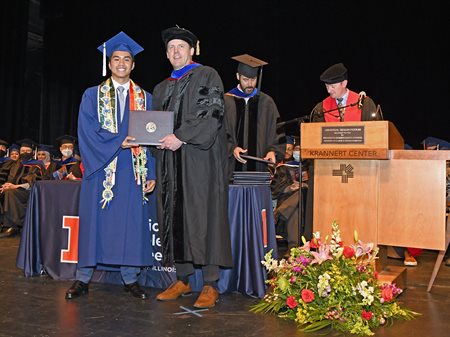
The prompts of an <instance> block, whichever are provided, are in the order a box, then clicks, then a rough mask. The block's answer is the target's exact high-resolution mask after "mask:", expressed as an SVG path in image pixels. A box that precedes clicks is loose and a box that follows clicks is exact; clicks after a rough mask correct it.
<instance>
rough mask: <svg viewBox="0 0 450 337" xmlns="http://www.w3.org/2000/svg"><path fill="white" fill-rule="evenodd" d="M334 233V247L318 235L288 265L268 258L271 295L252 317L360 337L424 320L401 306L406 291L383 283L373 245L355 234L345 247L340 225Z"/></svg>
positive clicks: (295, 250)
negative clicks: (397, 321)
mask: <svg viewBox="0 0 450 337" xmlns="http://www.w3.org/2000/svg"><path fill="white" fill-rule="evenodd" d="M332 230H333V231H332V236H331V240H330V242H329V243H328V242H327V240H328V237H327V238H325V240H324V241H322V240H321V238H320V233H319V232H316V233H314V236H313V239H312V240H311V241H310V242H306V240H305V239H304V238H302V241H303V246H302V247H295V248H291V250H290V256H289V258H288V259H287V260H286V259H282V260H280V261H278V260H276V259H273V258H272V251H270V252H269V253H267V254H266V256H265V261H262V263H263V265H264V266H265V268H266V269H267V271H268V275H269V277H268V279H267V281H266V283H267V284H268V285H269V290H268V292H267V293H266V295H265V296H264V298H263V299H261V301H260V302H258V303H257V304H255V305H253V306H252V307H251V308H250V311H252V312H261V313H272V314H276V315H278V316H279V317H283V318H287V319H292V320H294V321H295V322H296V323H298V324H299V326H300V329H301V330H302V331H305V332H312V331H318V330H320V329H323V328H326V327H331V328H332V329H335V330H337V331H340V332H344V333H351V334H356V335H361V336H370V335H373V334H374V332H373V330H374V329H376V328H377V327H379V326H380V325H384V324H386V323H387V322H392V321H393V320H394V319H397V318H398V319H406V320H410V319H413V318H415V316H416V315H419V314H418V313H416V312H414V311H411V310H409V309H404V308H401V307H400V305H399V304H398V303H397V301H396V297H397V296H398V295H399V294H400V293H401V292H402V289H400V288H398V287H397V286H396V285H395V284H394V283H392V284H387V283H385V284H379V283H378V280H377V276H378V275H377V272H376V271H375V259H376V258H377V254H378V248H374V244H373V243H368V244H366V243H363V242H361V241H360V240H358V237H357V233H356V232H355V243H354V244H353V245H349V246H344V244H343V242H342V240H341V237H340V230H339V226H338V225H337V223H336V221H334V222H333V224H332Z"/></svg>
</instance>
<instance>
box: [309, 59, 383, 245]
mask: <svg viewBox="0 0 450 337" xmlns="http://www.w3.org/2000/svg"><path fill="white" fill-rule="evenodd" d="M320 80H321V81H322V82H323V83H324V84H325V89H326V91H327V93H328V96H327V97H326V98H325V99H323V100H322V101H321V102H319V103H317V104H316V105H315V106H314V108H313V110H312V112H311V117H310V121H311V122H326V123H328V122H353V121H373V120H381V119H382V115H381V114H380V112H379V110H380V109H379V108H378V109H377V106H376V105H375V102H374V101H373V100H372V99H371V98H370V97H368V96H367V95H366V93H365V92H364V91H361V92H360V93H359V94H358V93H357V92H355V91H352V90H350V89H349V88H348V87H347V85H348V70H347V68H346V67H345V65H344V64H343V63H336V64H333V65H332V66H330V67H328V68H327V69H325V70H324V71H323V72H322V74H321V75H320ZM307 166H308V176H309V179H308V191H307V197H306V206H305V208H306V211H305V224H304V228H305V232H304V233H303V235H304V237H305V238H306V239H307V240H311V239H312V229H313V200H314V195H313V193H314V161H313V160H310V161H307Z"/></svg>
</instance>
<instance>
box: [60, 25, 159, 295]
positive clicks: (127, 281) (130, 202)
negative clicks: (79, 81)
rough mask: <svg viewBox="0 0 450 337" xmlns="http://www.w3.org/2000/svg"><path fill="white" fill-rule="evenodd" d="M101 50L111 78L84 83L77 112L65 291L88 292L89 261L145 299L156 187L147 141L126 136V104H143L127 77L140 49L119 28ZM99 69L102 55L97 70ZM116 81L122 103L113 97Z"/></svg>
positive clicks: (147, 104)
mask: <svg viewBox="0 0 450 337" xmlns="http://www.w3.org/2000/svg"><path fill="white" fill-rule="evenodd" d="M98 49H99V51H100V52H102V53H103V57H104V61H106V57H108V66H109V69H110V71H111V74H112V75H111V77H109V78H107V79H106V80H105V81H104V82H103V83H101V84H100V85H98V86H94V87H91V88H88V89H87V90H86V91H85V92H84V94H83V97H82V101H81V104H80V110H79V117H78V142H79V147H80V153H81V157H82V158H83V166H84V176H83V179H82V185H81V192H80V206H79V216H80V225H79V245H78V268H77V273H76V281H75V282H74V283H73V284H72V286H71V287H70V288H69V289H68V290H67V292H66V299H73V298H76V297H78V296H80V295H84V294H86V293H87V292H88V284H89V281H90V280H91V277H92V274H93V272H94V269H95V268H98V267H103V266H105V267H113V266H115V267H117V268H118V269H120V273H121V276H122V281H123V283H124V290H125V291H127V292H130V293H131V294H132V295H133V296H134V297H137V298H139V299H143V300H144V299H147V298H148V295H147V294H146V292H145V291H144V290H143V289H141V287H140V286H139V283H138V276H139V273H140V270H141V267H144V266H149V265H150V264H151V263H152V256H151V255H152V249H151V240H150V231H149V226H148V209H147V206H148V204H147V196H146V194H147V193H150V192H151V191H153V188H154V186H155V175H154V160H153V157H152V156H151V154H150V152H149V151H148V150H147V148H145V147H142V146H137V144H133V143H132V140H133V139H132V138H131V137H129V136H128V115H129V113H130V110H150V109H151V106H152V97H151V94H150V93H148V92H146V91H145V90H144V89H142V88H141V87H140V86H139V85H138V84H137V83H135V82H134V81H132V80H131V79H130V74H131V71H132V70H133V69H134V66H135V59H134V58H135V56H136V55H137V54H138V53H140V52H141V51H142V50H143V48H142V47H141V46H140V45H139V44H137V43H136V42H135V41H134V40H133V39H131V38H130V37H129V36H128V35H126V34H125V33H124V32H120V33H119V34H117V35H115V36H114V37H112V38H111V39H110V40H108V41H106V42H105V43H104V44H102V45H101V46H99V47H98ZM103 75H106V62H104V72H103ZM119 87H122V88H123V94H124V96H125V97H124V105H121V104H120V102H119V101H120V100H119V91H120V89H119Z"/></svg>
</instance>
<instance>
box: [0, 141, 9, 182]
mask: <svg viewBox="0 0 450 337" xmlns="http://www.w3.org/2000/svg"><path fill="white" fill-rule="evenodd" d="M8 146H9V143H8V142H7V141H6V140H3V139H0V185H1V184H3V183H4V182H5V181H6V177H4V176H3V175H2V174H1V172H2V167H3V164H4V163H6V162H7V161H9V160H11V159H10V158H9V157H8Z"/></svg>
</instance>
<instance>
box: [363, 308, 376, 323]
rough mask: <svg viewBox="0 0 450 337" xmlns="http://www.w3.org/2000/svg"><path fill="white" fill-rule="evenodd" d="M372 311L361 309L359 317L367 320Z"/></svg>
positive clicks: (370, 316)
mask: <svg viewBox="0 0 450 337" xmlns="http://www.w3.org/2000/svg"><path fill="white" fill-rule="evenodd" d="M372 315H373V313H372V311H365V310H363V311H362V313H361V317H362V318H364V319H365V320H366V321H369V320H370V319H371V318H372Z"/></svg>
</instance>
